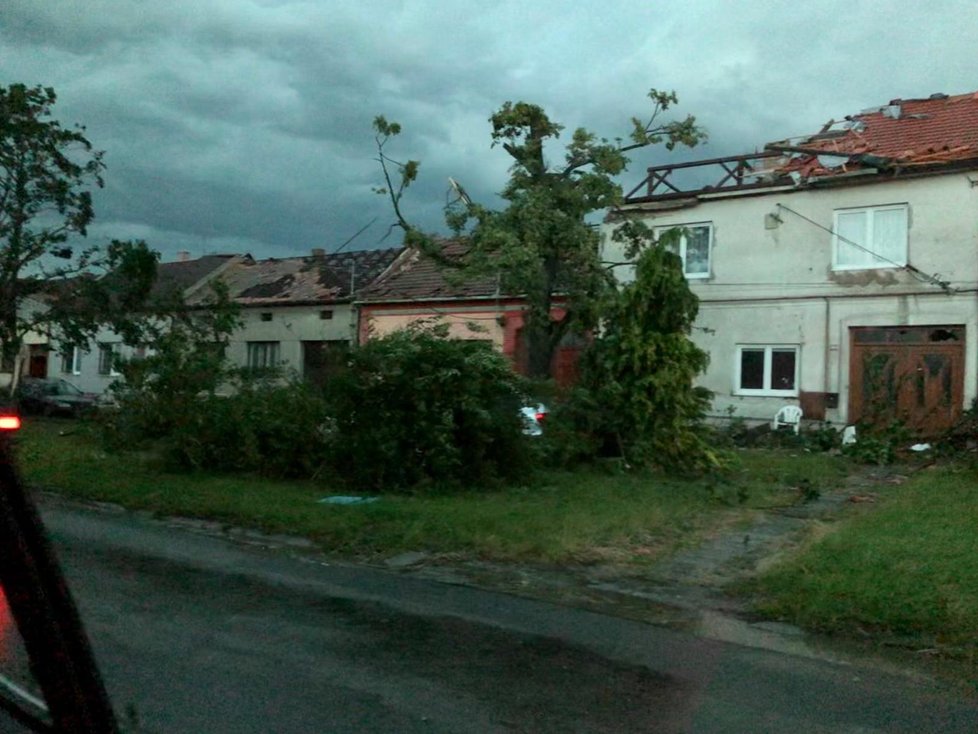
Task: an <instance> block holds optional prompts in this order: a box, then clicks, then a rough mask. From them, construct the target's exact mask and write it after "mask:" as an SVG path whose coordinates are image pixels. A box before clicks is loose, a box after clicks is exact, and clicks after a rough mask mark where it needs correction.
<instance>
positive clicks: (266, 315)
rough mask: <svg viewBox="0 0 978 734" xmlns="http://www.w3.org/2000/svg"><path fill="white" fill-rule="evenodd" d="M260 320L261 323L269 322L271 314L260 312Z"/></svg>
mask: <svg viewBox="0 0 978 734" xmlns="http://www.w3.org/2000/svg"><path fill="white" fill-rule="evenodd" d="M261 320H262V321H271V320H272V312H271V311H263V312H262V315H261Z"/></svg>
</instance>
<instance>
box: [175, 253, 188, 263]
mask: <svg viewBox="0 0 978 734" xmlns="http://www.w3.org/2000/svg"><path fill="white" fill-rule="evenodd" d="M189 259H190V250H179V251H178V252H177V262H179V263H185V262H187V260H189Z"/></svg>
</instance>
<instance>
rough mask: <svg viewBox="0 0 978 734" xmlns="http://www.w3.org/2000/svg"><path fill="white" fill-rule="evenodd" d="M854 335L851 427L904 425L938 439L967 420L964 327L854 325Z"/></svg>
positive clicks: (852, 340)
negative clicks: (963, 413)
mask: <svg viewBox="0 0 978 734" xmlns="http://www.w3.org/2000/svg"><path fill="white" fill-rule="evenodd" d="M849 337H850V355H851V356H850V359H849V422H850V423H860V422H861V423H868V424H872V425H886V424H888V423H892V422H894V421H902V422H903V423H904V424H905V425H906V426H907V427H908V428H910V429H912V430H914V431H916V432H917V433H919V434H920V435H921V436H934V435H937V434H939V433H941V432H942V431H944V430H946V429H948V428H950V427H951V425H953V424H954V422H955V421H956V420H957V419H958V418H959V417H960V416H961V411H962V407H963V405H962V404H963V402H964V354H965V352H964V345H965V328H964V326H962V325H954V326H886V327H878V326H872V327H853V328H851V329H850V330H849Z"/></svg>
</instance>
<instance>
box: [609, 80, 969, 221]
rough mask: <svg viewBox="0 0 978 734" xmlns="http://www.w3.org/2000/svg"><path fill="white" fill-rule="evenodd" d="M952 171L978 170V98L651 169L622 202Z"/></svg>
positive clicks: (876, 114)
mask: <svg viewBox="0 0 978 734" xmlns="http://www.w3.org/2000/svg"><path fill="white" fill-rule="evenodd" d="M951 167H955V168H957V167H972V168H978V92H969V93H968V94H957V95H953V96H948V95H946V94H932V95H931V96H930V97H927V98H926V99H894V100H891V101H890V102H889V104H885V105H881V106H879V107H873V108H870V109H868V110H863V111H862V112H859V113H857V114H854V115H848V116H846V117H845V118H843V119H842V120H840V121H836V120H829V121H828V122H827V123H826V124H825V125H824V126H822V129H821V130H819V131H818V132H817V133H814V134H811V135H802V136H798V137H793V138H788V139H786V140H781V141H777V142H774V143H768V144H767V145H766V146H764V151H762V152H755V153H747V154H744V155H735V156H727V157H724V158H711V159H708V160H700V161H690V162H686V163H668V164H663V165H658V166H650V167H649V168H648V170H647V175H646V177H645V178H644V179H643V180H642V181H641V182H640V183H639V184H638V185H637V186H636V187H635V188H634V189H632V190H631V191H630V192H628V193H627V194H626V196H625V202H626V203H628V204H642V203H645V202H658V201H664V200H670V199H673V200H690V199H691V197H698V196H700V195H713V194H719V193H725V192H742V191H745V190H749V189H765V188H768V187H771V186H795V187H797V186H800V185H803V184H804V183H805V182H815V181H824V182H832V181H833V180H834V179H835V180H838V181H839V183H841V182H842V181H843V180H845V179H842V176H843V175H846V174H848V175H858V174H876V173H880V174H884V173H885V174H887V175H890V176H896V175H900V174H908V173H913V172H940V171H941V170H943V169H947V168H951ZM711 177H712V183H711V182H709V181H708V179H710V178H711ZM690 184H692V185H690ZM609 216H613V214H612V215H609Z"/></svg>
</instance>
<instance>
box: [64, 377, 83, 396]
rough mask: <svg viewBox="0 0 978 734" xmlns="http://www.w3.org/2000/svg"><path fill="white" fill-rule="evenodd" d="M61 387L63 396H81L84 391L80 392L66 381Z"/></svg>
mask: <svg viewBox="0 0 978 734" xmlns="http://www.w3.org/2000/svg"><path fill="white" fill-rule="evenodd" d="M59 387H60V394H61V395H81V394H82V391H81V390H79V389H78V388H77V387H75V386H74V385H72V384H71V383H70V382H65V381H64V380H62V381H61V382H60V383H59Z"/></svg>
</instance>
